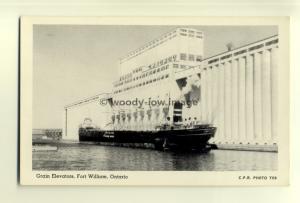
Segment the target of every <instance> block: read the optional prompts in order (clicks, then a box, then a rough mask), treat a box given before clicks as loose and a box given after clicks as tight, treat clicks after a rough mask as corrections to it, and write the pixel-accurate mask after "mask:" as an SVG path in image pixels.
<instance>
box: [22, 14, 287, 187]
mask: <svg viewBox="0 0 300 203" xmlns="http://www.w3.org/2000/svg"><path fill="white" fill-rule="evenodd" d="M34 24H77V25H87V24H89V25H105V24H106V25H112V24H114V25H118V24H122V25H132V24H136V25H178V24H182V25H184V24H189V25H278V27H279V42H280V50H279V55H280V56H281V60H280V66H279V67H280V69H279V71H280V74H279V75H280V78H279V87H280V89H279V115H281V117H284V118H286V119H280V126H279V132H278V134H279V135H280V136H279V141H278V147H279V153H278V170H277V171H264V172H260V171H242V172H215V171H213V172H202V171H201V172H186V171H185V172H175V171H174V172H131V171H120V172H113V174H120V175H122V174H126V175H127V176H128V177H129V178H128V179H127V180H121V181H120V180H118V181H112V180H108V181H106V180H95V179H85V180H79V179H37V178H36V174H37V173H43V174H45V173H48V174H52V173H56V174H77V173H78V172H74V171H73V172H72V171H66V172H61V171H56V172H55V171H51V172H45V171H43V172H37V171H35V172H33V171H32V170H31V169H32V149H31V142H32V139H31V138H32V135H31V129H32V128H31V126H32V123H31V122H32V120H31V119H30V118H32V53H33V52H32V30H33V29H32V28H33V25H34ZM20 100H21V109H20V110H21V112H20V114H21V118H20V124H21V125H20V132H21V137H20V138H21V148H20V166H21V184H24V185H206V186H208V185H210V186H216V185H287V184H288V183H289V136H282V135H289V119H288V118H289V18H288V17H98V18H97V17H84V18H79V17H72V18H71V17H22V19H21V97H20ZM85 173H93V172H91V171H89V172H80V174H85ZM94 173H97V174H105V175H110V174H112V172H111V171H100V172H99V171H97V172H96V171H95V172H94ZM260 175H267V176H270V175H274V176H277V180H269V179H268V180H267V181H254V180H247V181H245V180H241V179H239V176H260Z"/></svg>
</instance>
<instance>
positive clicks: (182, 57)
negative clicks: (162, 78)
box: [180, 53, 202, 62]
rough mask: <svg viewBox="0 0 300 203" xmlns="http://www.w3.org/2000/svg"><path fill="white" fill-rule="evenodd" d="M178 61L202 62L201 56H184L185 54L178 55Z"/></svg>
mask: <svg viewBox="0 0 300 203" xmlns="http://www.w3.org/2000/svg"><path fill="white" fill-rule="evenodd" d="M180 60H182V61H187V60H188V61H198V62H200V61H202V56H200V55H193V54H185V53H181V54H180Z"/></svg>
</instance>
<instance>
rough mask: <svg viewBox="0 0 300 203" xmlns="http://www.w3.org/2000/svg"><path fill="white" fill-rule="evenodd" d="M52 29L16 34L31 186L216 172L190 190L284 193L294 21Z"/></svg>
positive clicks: (35, 26)
mask: <svg viewBox="0 0 300 203" xmlns="http://www.w3.org/2000/svg"><path fill="white" fill-rule="evenodd" d="M71 19H72V18H71ZM100 19H101V18H100ZM22 20H23V21H25V22H28V21H30V18H29V20H28V19H27V21H26V17H25V18H23V19H21V29H22V26H23V27H25V28H27V27H29V26H27V24H26V23H23V22H22ZM47 20H48V21H45V22H47V23H41V22H43V21H42V20H40V19H38V20H37V23H32V24H30V30H29V31H28V32H25V31H26V29H24V30H25V31H23V32H21V44H22V40H23V42H26V45H28V46H30V48H29V49H25V48H24V47H26V46H21V60H22V61H23V63H21V81H22V82H21V95H23V96H22V97H21V127H23V128H22V129H21V139H22V140H26V141H23V142H22V143H21V147H23V148H26V152H23V151H22V150H21V153H24V154H26V157H29V158H28V159H29V160H31V161H30V163H26V170H28V171H31V172H32V174H34V175H32V177H31V178H33V179H35V180H37V181H39V180H42V181H44V180H46V181H51V179H60V178H62V179H63V180H60V181H64V180H66V179H67V180H68V181H71V182H72V181H76V182H77V184H78V181H79V184H80V181H81V179H82V182H86V181H87V180H86V179H93V178H94V179H97V181H98V182H97V183H93V184H107V181H110V180H113V181H114V180H115V179H123V181H126V179H130V178H131V179H135V178H133V176H134V174H135V173H139V172H143V174H144V176H147V174H148V173H149V174H152V173H155V174H156V173H159V174H162V175H164V176H168V175H169V174H173V173H174V172H176V173H178V174H179V175H182V176H185V175H186V174H187V175H189V178H188V182H190V183H191V182H193V174H194V175H195V177H196V176H197V177H198V175H200V176H201V177H202V176H204V175H205V174H206V173H207V172H209V175H208V176H207V178H206V179H205V182H201V181H199V177H198V178H195V180H194V182H193V183H191V185H201V184H204V183H205V184H206V185H207V184H211V185H218V184H220V185H222V184H225V185H226V184H227V183H226V182H224V183H218V182H217V183H210V182H213V181H212V180H210V179H213V176H214V174H217V172H218V174H219V175H218V177H219V178H220V177H221V174H223V173H224V174H225V175H226V173H230V174H231V175H234V173H235V172H238V173H239V174H240V175H236V176H235V178H234V179H235V180H234V181H233V182H235V184H243V183H244V184H246V185H247V183H248V184H250V183H249V182H251V184H262V185H263V184H264V183H263V182H262V180H264V179H268V180H266V181H267V182H268V184H271V185H272V181H273V182H276V183H274V184H280V183H281V181H282V183H281V184H286V179H287V178H286V176H287V174H288V173H287V170H288V156H287V152H288V147H289V146H288V140H289V139H288V137H289V132H288V130H287V131H285V132H284V130H285V129H286V125H285V124H286V122H288V121H287V120H286V118H285V115H282V113H283V112H285V111H284V110H282V108H281V107H282V106H285V102H288V98H283V97H282V96H281V92H285V91H288V89H283V88H285V87H288V86H287V84H288V81H287V80H285V78H284V77H283V78H280V77H281V76H283V75H282V72H285V71H288V69H289V67H288V52H286V51H284V50H286V48H287V47H288V40H287V38H285V36H286V35H288V34H287V33H288V30H287V29H285V28H286V27H287V26H286V24H288V20H287V19H285V18H279V17H278V18H274V19H273V18H269V19H267V18H263V17H261V19H260V18H253V20H252V19H251V18H247V19H246V20H245V22H244V23H243V19H240V21H239V23H231V22H232V21H231V20H230V18H228V20H227V21H226V20H225V23H224V20H223V21H222V23H218V22H220V21H218V19H216V21H214V23H211V22H212V21H211V20H210V19H208V20H207V19H206V20H204V21H203V23H201V22H202V21H201V18H197V19H191V20H190V21H187V20H183V21H180V20H179V21H176V18H175V19H172V18H168V20H169V23H168V20H166V21H163V23H162V22H159V19H156V21H155V22H157V23H153V22H154V20H153V19H151V18H150V20H149V19H148V21H147V20H146V21H145V23H144V24H143V23H140V22H143V21H142V20H139V21H138V23H137V22H135V21H134V20H133V21H132V22H128V21H129V20H128V19H127V20H126V23H124V22H123V21H122V18H119V19H118V20H115V19H114V20H112V23H109V21H106V20H105V19H104V20H103V19H102V20H100V21H101V22H100V23H93V22H94V21H92V22H91V21H89V19H88V18H87V19H84V18H83V19H81V20H80V23H74V21H72V20H71V22H70V23H65V22H66V21H64V20H63V21H62V22H59V20H58V19H55V20H54V21H53V22H51V18H50V23H49V18H47ZM161 20H163V18H162V19H161ZM197 20H199V21H197ZM277 21H278V22H277ZM83 22H86V23H83ZM103 22H104V23H103ZM189 22H190V23H189ZM208 22H210V23H208ZM249 22H250V23H249ZM254 22H257V24H256V23H254ZM264 22H265V23H264ZM22 23H23V24H22ZM24 44H25V43H24ZM25 52H26V54H23V55H22V53H25ZM22 57H23V58H22ZM24 61H25V62H24ZM24 64H25V65H24ZM28 64H29V66H30V68H27V67H28ZM26 68H27V69H26ZM24 72H25V74H24ZM24 83H26V84H24ZM22 88H23V89H22ZM29 89H30V90H29ZM28 97H30V98H29V99H28ZM287 108H288V107H287ZM22 111H24V113H23V114H22ZM26 115H28V116H26ZM25 116H26V117H25ZM284 120H285V121H284ZM282 132H284V133H282ZM29 134H30V135H29ZM24 143H26V145H25V144H24ZM27 144H29V145H30V146H27ZM24 157H25V156H24ZM23 160H24V158H23ZM26 162H28V160H27V159H26ZM286 163H287V164H286ZM283 165H284V166H283ZM22 167H23V166H22V164H21V168H22ZM24 167H25V166H24ZM71 171H72V172H74V171H76V172H77V173H72V174H69V172H71ZM284 171H286V174H284V175H283V178H282V179H281V180H277V179H280V177H279V175H280V174H281V173H283V172H284ZM81 172H83V173H84V174H83V173H81ZM219 172H221V173H219ZM247 172H249V173H247ZM86 173H87V174H86ZM128 173H129V174H130V175H128ZM23 174H25V173H23ZM253 174H254V175H253ZM278 174H279V175H278ZM225 175H224V176H225ZM271 175H272V176H271ZM24 176H25V175H24ZM208 177H209V178H208ZM271 177H272V178H271ZM21 178H22V174H21ZM182 178H183V177H182ZM83 179H84V180H83ZM99 179H102V181H103V182H104V183H103V182H102V183H101V181H100V183H99ZM124 179H125V180H124ZM173 179H174V178H173ZM225 179H226V180H228V178H224V180H225ZM244 179H246V180H248V182H245V181H244V182H242V180H244ZM26 180H27V177H26ZM255 180H260V182H255ZM88 181H89V180H88ZM105 181H106V182H105ZM128 181H129V182H130V180H128ZM153 181H154V180H153ZM156 181H157V183H158V182H159V180H156ZM174 181H175V180H174ZM239 181H241V182H239ZM150 182H151V181H150ZM162 182H163V181H162ZM175 182H176V183H174V185H176V184H177V185H180V183H178V182H177V181H175ZM229 182H230V181H229ZM229 182H228V185H230V183H229ZM236 182H238V183H236ZM253 182H254V183H253ZM88 183H89V182H88ZM115 184H118V183H115ZM142 184H143V185H147V182H144V183H142ZM151 184H153V183H151ZM158 184H159V183H158ZM162 184H166V183H164V182H163V183H162ZM183 184H185V183H183Z"/></svg>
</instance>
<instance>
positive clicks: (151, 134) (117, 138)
mask: <svg viewBox="0 0 300 203" xmlns="http://www.w3.org/2000/svg"><path fill="white" fill-rule="evenodd" d="M215 132H216V128H215V127H208V126H206V127H199V128H193V129H176V130H159V131H130V130H127V131H126V130H114V131H112V130H111V131H110V130H107V131H105V130H100V129H94V128H92V129H86V128H80V129H79V141H80V142H97V143H104V144H105V143H108V144H111V145H113V144H115V145H117V146H133V147H134V146H148V147H149V146H150V147H149V148H155V149H158V150H166V149H170V150H200V151H207V150H209V149H210V145H209V144H208V140H209V139H210V138H211V137H213V136H214V134H215Z"/></svg>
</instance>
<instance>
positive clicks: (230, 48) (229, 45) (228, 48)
mask: <svg viewBox="0 0 300 203" xmlns="http://www.w3.org/2000/svg"><path fill="white" fill-rule="evenodd" d="M226 47H227V51H231V50H232V49H233V48H234V45H233V43H232V42H228V43H227V44H226Z"/></svg>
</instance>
